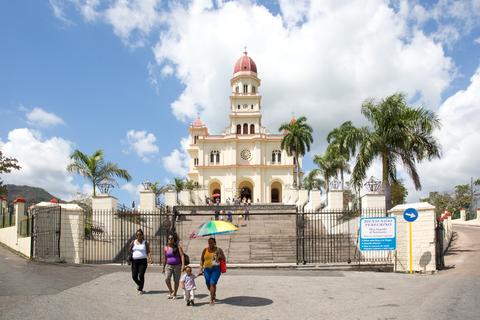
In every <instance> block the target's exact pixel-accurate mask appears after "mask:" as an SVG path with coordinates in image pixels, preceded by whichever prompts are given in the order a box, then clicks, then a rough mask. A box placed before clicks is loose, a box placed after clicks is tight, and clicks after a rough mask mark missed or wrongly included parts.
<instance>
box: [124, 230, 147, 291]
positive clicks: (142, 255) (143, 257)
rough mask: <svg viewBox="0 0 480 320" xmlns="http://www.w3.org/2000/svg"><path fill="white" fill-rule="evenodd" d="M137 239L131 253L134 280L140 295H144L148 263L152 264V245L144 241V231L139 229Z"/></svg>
mask: <svg viewBox="0 0 480 320" xmlns="http://www.w3.org/2000/svg"><path fill="white" fill-rule="evenodd" d="M136 236H137V238H136V239H135V240H134V241H132V243H131V244H130V248H129V251H130V253H131V254H132V258H133V261H132V278H133V281H135V283H136V284H137V291H138V294H143V293H144V291H143V285H144V283H145V271H146V270H147V261H148V262H149V263H152V254H151V252H150V245H149V244H148V242H147V241H146V240H144V235H143V230H142V229H138V230H137V233H136ZM147 259H148V260H147Z"/></svg>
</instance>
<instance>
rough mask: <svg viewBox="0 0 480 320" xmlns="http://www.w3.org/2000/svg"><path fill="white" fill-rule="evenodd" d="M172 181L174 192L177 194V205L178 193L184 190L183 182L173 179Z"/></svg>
mask: <svg viewBox="0 0 480 320" xmlns="http://www.w3.org/2000/svg"><path fill="white" fill-rule="evenodd" d="M173 181H174V182H173V187H174V188H175V192H176V193H177V204H178V203H180V202H179V194H180V191H182V190H184V189H185V180H184V179H182V178H174V179H173Z"/></svg>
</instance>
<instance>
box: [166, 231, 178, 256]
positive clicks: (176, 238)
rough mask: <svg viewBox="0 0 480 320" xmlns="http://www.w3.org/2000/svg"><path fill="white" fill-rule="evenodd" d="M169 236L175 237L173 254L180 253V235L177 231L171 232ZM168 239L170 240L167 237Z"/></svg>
mask: <svg viewBox="0 0 480 320" xmlns="http://www.w3.org/2000/svg"><path fill="white" fill-rule="evenodd" d="M168 237H173V248H172V252H173V254H177V253H178V235H177V234H176V233H171V234H169V235H168ZM167 241H168V238H167Z"/></svg>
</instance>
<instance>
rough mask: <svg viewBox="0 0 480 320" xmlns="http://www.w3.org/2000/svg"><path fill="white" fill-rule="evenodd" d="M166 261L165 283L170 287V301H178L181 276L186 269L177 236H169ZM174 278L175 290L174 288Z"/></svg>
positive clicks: (164, 270)
mask: <svg viewBox="0 0 480 320" xmlns="http://www.w3.org/2000/svg"><path fill="white" fill-rule="evenodd" d="M164 253H165V259H164V261H163V271H162V273H164V274H165V283H166V284H167V287H168V292H169V295H168V299H176V298H177V291H178V286H179V285H180V276H181V274H182V271H183V270H184V269H185V260H184V256H183V249H182V247H180V246H179V245H178V237H177V235H176V234H172V235H169V236H168V242H167V245H166V246H165V250H164ZM172 276H173V288H172Z"/></svg>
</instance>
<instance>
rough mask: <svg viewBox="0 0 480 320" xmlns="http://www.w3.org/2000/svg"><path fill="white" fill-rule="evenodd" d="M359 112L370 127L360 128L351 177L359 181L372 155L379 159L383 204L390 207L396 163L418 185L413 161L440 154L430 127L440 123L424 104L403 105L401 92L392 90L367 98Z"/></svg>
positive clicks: (417, 188) (364, 175) (368, 166)
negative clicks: (376, 99)
mask: <svg viewBox="0 0 480 320" xmlns="http://www.w3.org/2000/svg"><path fill="white" fill-rule="evenodd" d="M362 114H363V115H364V116H365V117H366V118H367V120H368V121H369V122H370V124H371V127H363V128H361V129H360V130H361V143H360V146H359V152H358V154H357V158H356V163H355V167H354V168H353V173H352V180H353V183H354V184H355V185H359V184H361V183H362V181H363V180H364V179H365V178H366V174H367V170H368V168H370V166H371V165H372V162H373V160H374V159H375V158H379V159H380V160H381V163H382V184H383V188H384V191H385V206H386V208H387V210H388V209H390V208H391V207H392V195H391V183H392V182H394V181H396V180H397V165H398V164H399V163H402V164H403V166H404V167H405V169H406V170H407V172H408V174H409V175H410V177H411V179H412V181H413V183H414V185H415V189H416V190H420V189H421V183H420V176H419V174H418V172H417V167H416V164H417V163H418V162H421V161H423V160H425V159H429V160H431V159H433V158H437V157H440V146H439V143H438V141H437V139H436V138H435V137H434V136H433V131H434V129H436V128H439V127H440V121H439V119H438V117H437V116H436V115H435V114H434V113H433V112H431V111H428V110H426V109H424V108H421V107H420V108H413V107H410V106H408V105H407V102H406V97H405V95H404V94H401V93H396V94H394V95H392V96H389V97H387V98H385V99H383V100H382V101H380V102H379V103H375V102H374V101H373V100H367V101H365V102H364V103H363V105H362Z"/></svg>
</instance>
